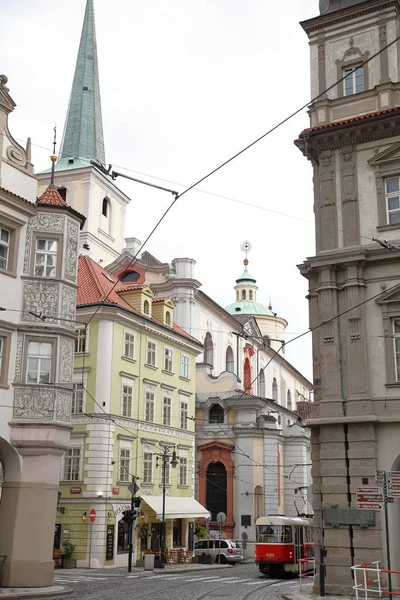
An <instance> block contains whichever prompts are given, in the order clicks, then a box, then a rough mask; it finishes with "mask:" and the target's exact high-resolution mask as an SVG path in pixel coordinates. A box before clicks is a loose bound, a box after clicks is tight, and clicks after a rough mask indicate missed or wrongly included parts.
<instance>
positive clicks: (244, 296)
mask: <svg viewBox="0 0 400 600" xmlns="http://www.w3.org/2000/svg"><path fill="white" fill-rule="evenodd" d="M242 300H246V290H242Z"/></svg>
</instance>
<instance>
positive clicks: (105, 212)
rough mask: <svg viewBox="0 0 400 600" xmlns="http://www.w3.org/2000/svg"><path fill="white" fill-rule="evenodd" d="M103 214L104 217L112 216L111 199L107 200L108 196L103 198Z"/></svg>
mask: <svg viewBox="0 0 400 600" xmlns="http://www.w3.org/2000/svg"><path fill="white" fill-rule="evenodd" d="M101 214H102V215H103V217H107V218H108V217H109V215H110V198H107V196H105V197H104V198H103V203H102V206H101Z"/></svg>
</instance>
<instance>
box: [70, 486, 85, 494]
mask: <svg viewBox="0 0 400 600" xmlns="http://www.w3.org/2000/svg"><path fill="white" fill-rule="evenodd" d="M69 493H70V494H81V493H82V488H80V487H71V488H69Z"/></svg>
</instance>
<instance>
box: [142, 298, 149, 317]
mask: <svg viewBox="0 0 400 600" xmlns="http://www.w3.org/2000/svg"><path fill="white" fill-rule="evenodd" d="M143 312H144V314H145V315H149V314H150V304H149V301H148V300H145V301H144V304H143Z"/></svg>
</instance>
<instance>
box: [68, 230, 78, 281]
mask: <svg viewBox="0 0 400 600" xmlns="http://www.w3.org/2000/svg"><path fill="white" fill-rule="evenodd" d="M78 240H79V228H78V224H77V223H74V222H73V221H68V229H67V253H66V257H65V279H69V280H70V281H73V282H75V281H76V264H77V263H76V261H77V254H78Z"/></svg>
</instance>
